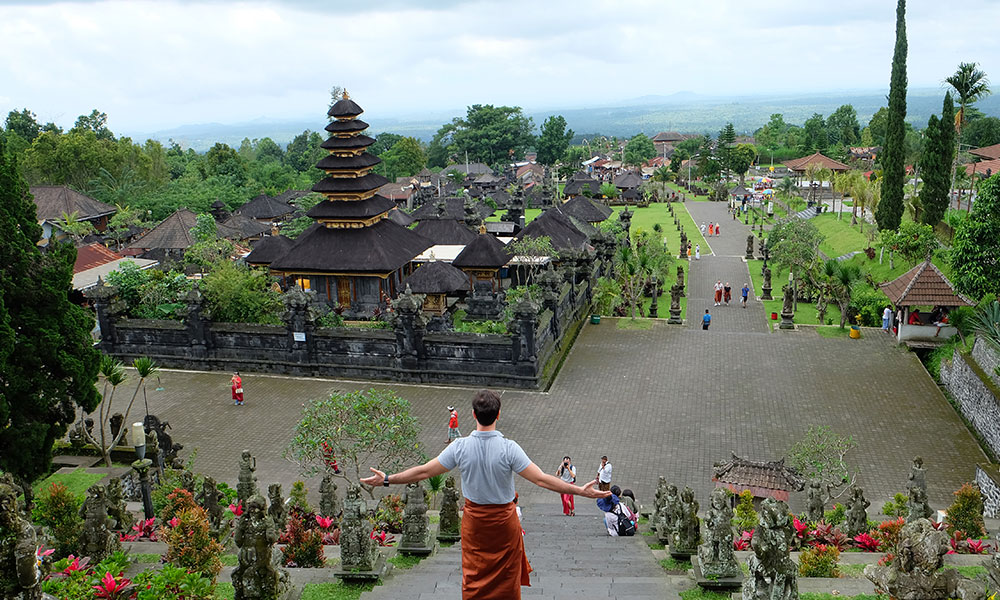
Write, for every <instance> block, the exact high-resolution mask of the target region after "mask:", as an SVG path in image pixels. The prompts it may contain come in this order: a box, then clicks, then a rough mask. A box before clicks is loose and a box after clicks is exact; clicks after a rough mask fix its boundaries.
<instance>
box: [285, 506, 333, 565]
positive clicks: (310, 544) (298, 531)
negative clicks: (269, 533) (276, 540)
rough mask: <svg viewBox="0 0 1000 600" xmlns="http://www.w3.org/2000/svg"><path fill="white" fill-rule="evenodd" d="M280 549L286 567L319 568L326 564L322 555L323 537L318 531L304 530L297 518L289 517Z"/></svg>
mask: <svg viewBox="0 0 1000 600" xmlns="http://www.w3.org/2000/svg"><path fill="white" fill-rule="evenodd" d="M282 537H283V538H284V539H285V540H286V543H285V547H284V548H282V549H281V554H282V557H283V558H284V559H285V566H286V567H302V568H319V567H322V566H323V563H325V562H326V556H324V554H323V535H322V534H321V533H320V531H319V530H318V529H306V527H305V523H304V522H303V521H302V520H301V519H298V518H294V517H291V516H290V517H289V519H288V528H287V529H286V531H285V535H284V536H282Z"/></svg>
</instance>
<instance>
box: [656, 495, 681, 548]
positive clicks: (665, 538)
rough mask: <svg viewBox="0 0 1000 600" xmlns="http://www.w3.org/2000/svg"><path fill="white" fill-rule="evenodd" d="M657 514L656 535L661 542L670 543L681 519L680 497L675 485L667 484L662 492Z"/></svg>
mask: <svg viewBox="0 0 1000 600" xmlns="http://www.w3.org/2000/svg"><path fill="white" fill-rule="evenodd" d="M657 515H658V517H657V520H656V537H657V539H658V540H659V541H660V543H661V544H664V545H670V544H672V543H673V539H674V534H675V533H676V532H677V528H678V527H680V521H681V498H680V495H679V494H678V493H677V486H676V485H674V484H672V483H670V484H667V486H666V489H665V490H664V492H663V505H662V506H661V507H660V511H659V512H658V513H657Z"/></svg>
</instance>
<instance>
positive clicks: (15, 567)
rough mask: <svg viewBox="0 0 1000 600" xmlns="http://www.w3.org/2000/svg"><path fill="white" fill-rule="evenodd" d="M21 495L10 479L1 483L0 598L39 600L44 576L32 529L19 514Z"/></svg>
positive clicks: (41, 596)
mask: <svg viewBox="0 0 1000 600" xmlns="http://www.w3.org/2000/svg"><path fill="white" fill-rule="evenodd" d="M20 493H21V492H20V490H18V489H17V488H16V487H15V486H14V485H13V482H12V481H10V480H9V479H4V480H2V481H0V598H5V599H6V598H10V599H11V600H39V599H41V598H43V597H44V595H43V594H42V579H43V578H44V575H45V574H44V573H43V572H42V568H41V561H40V560H39V559H38V557H37V555H36V552H37V551H38V540H37V538H36V537H35V529H34V527H32V526H31V523H30V522H29V521H28V520H26V519H25V518H24V517H22V516H21V512H20V511H19V510H18V506H17V497H18V495H19V494H20Z"/></svg>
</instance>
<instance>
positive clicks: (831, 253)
mask: <svg viewBox="0 0 1000 600" xmlns="http://www.w3.org/2000/svg"><path fill="white" fill-rule="evenodd" d="M811 220H812V223H813V224H814V225H816V228H817V229H819V232H820V233H821V234H823V238H824V239H823V241H822V242H821V243H820V245H819V251H820V252H822V253H823V254H825V255H826V256H827V257H828V258H837V257H838V256H843V255H845V254H847V253H848V252H855V251H861V250H864V249H865V248H867V247H868V234H867V233H861V231H860V228H859V227H858V226H854V227H852V226H851V218H850V217H849V216H848V217H847V218H845V219H843V220H840V219H837V215H836V214H834V213H823V214H821V215H819V216H816V217H813V218H812V219H811ZM868 228H869V229H871V228H872V225H870V224H869V225H868Z"/></svg>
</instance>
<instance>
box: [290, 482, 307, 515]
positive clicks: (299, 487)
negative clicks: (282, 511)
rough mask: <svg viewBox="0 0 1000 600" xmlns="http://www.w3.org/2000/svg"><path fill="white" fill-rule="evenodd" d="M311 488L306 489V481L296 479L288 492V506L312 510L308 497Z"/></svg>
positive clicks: (303, 510) (304, 510)
mask: <svg viewBox="0 0 1000 600" xmlns="http://www.w3.org/2000/svg"><path fill="white" fill-rule="evenodd" d="M308 495H309V490H307V489H306V482H304V481H296V482H295V483H293V484H292V491H291V492H290V493H289V494H288V508H289V509H291V508H298V509H299V510H301V511H302V512H307V513H308V512H312V509H311V508H309V501H308V500H307V499H306V497H307V496H308Z"/></svg>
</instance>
